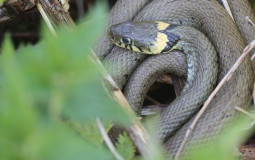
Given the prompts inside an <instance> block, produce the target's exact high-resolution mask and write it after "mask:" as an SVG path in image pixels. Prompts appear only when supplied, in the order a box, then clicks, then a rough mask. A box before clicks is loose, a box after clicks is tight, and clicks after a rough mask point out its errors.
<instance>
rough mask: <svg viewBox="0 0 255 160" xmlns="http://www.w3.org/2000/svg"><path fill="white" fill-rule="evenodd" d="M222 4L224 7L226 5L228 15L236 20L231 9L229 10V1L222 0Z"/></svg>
mask: <svg viewBox="0 0 255 160" xmlns="http://www.w3.org/2000/svg"><path fill="white" fill-rule="evenodd" d="M222 3H223V5H224V7H225V9H226V11H227V12H228V14H229V15H230V17H231V18H232V19H234V18H233V15H232V12H231V10H230V8H229V5H228V2H227V0H222Z"/></svg>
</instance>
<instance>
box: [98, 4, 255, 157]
mask: <svg viewBox="0 0 255 160" xmlns="http://www.w3.org/2000/svg"><path fill="white" fill-rule="evenodd" d="M229 4H230V8H231V9H232V10H233V11H236V12H233V16H234V17H235V18H236V19H240V20H241V21H236V23H237V26H239V30H240V32H241V33H242V36H243V37H244V39H245V40H246V43H248V42H250V41H251V40H253V39H255V30H254V28H252V25H251V24H250V23H249V22H248V21H247V20H245V17H246V16H247V14H251V15H249V16H250V19H251V20H252V21H253V22H255V18H254V15H252V10H251V9H250V8H249V6H248V1H247V0H229ZM235 13H236V14H235ZM125 21H163V22H167V23H169V24H176V25H187V26H191V27H194V28H196V29H198V30H200V31H202V32H203V33H204V34H205V35H206V36H207V37H208V38H209V39H210V41H211V43H212V44H213V45H214V46H215V48H216V51H217V53H218V66H219V74H218V81H219V80H220V79H222V78H223V76H224V75H225V74H226V73H227V71H228V70H229V69H230V68H231V67H232V65H233V64H234V62H235V61H236V59H237V58H238V57H239V56H240V54H241V53H242V50H243V48H244V47H245V43H244V40H243V38H242V36H241V34H240V32H239V30H238V29H237V27H236V24H235V23H234V21H233V20H232V19H231V18H230V16H229V15H228V14H227V13H226V11H225V10H224V8H223V7H222V6H221V5H220V4H219V3H218V2H217V1H216V0H153V1H151V0H139V1H137V0H119V1H117V3H116V4H115V6H114V7H113V9H112V11H111V13H110V24H109V25H112V24H117V23H120V22H125ZM243 30H246V31H243ZM97 54H98V56H100V57H101V58H102V59H104V60H105V61H107V62H110V63H113V64H114V70H113V72H112V77H113V79H114V80H115V81H116V83H117V84H118V85H119V87H120V88H121V89H123V87H125V85H126V83H127V81H128V80H129V79H130V80H129V82H128V83H129V84H132V83H137V82H134V81H133V80H132V79H133V78H132V77H133V76H137V77H138V78H137V79H138V80H140V81H143V80H144V79H143V78H144V76H143V75H139V74H138V75H135V74H134V75H132V74H133V72H134V71H135V70H140V68H139V65H140V64H142V65H141V66H143V65H144V63H146V64H148V63H152V62H153V59H154V58H153V57H149V58H148V56H147V55H144V54H139V53H135V52H131V51H127V50H124V49H121V48H119V47H114V46H113V44H112V43H111V41H110V40H109V38H108V37H104V38H103V39H102V41H101V42H100V43H99V45H98V48H97ZM155 57H157V61H158V63H155V60H154V62H153V66H155V68H156V67H157V66H160V65H161V63H160V62H161V60H162V61H163V59H166V57H167V55H157V56H155ZM170 58H171V57H170ZM160 59H161V60H160ZM169 61H171V60H169ZM252 65H253V66H255V64H254V62H253V64H252ZM252 65H251V61H250V59H248V58H246V59H245V60H244V61H243V62H242V64H241V65H240V66H239V68H238V69H237V71H236V72H235V73H234V74H233V76H232V78H231V79H230V80H229V81H228V82H227V83H226V84H225V85H224V86H223V88H222V89H221V90H220V91H219V92H218V93H217V95H216V97H215V98H214V99H213V100H212V102H211V103H210V105H209V106H208V109H207V110H206V111H205V113H204V114H203V115H202V117H201V118H200V120H199V121H198V123H197V125H196V127H195V129H194V131H193V133H192V135H191V137H190V140H189V142H188V144H187V145H186V148H189V147H192V143H190V142H196V143H200V142H204V141H209V140H211V139H212V138H213V137H215V136H216V135H217V134H218V133H219V132H220V131H221V130H222V129H223V128H224V126H225V125H226V124H227V122H230V121H231V120H232V119H233V118H234V117H236V115H237V111H235V109H234V107H235V106H239V107H246V106H247V105H248V104H249V102H250V100H251V92H252V88H253V86H252V85H253V82H254V73H253V72H252ZM158 68H160V67H158ZM146 71H147V72H150V71H149V68H147V70H146ZM136 72H137V71H136ZM139 73H140V74H141V73H144V74H146V73H145V72H139ZM131 75H132V77H131V78H130V76H131ZM139 77H140V78H139ZM150 83H153V82H150ZM146 85H148V84H145V87H144V88H146V87H148V86H146ZM199 85H201V84H199ZM125 92H128V91H127V90H125ZM137 92H138V91H137ZM138 96H139V95H138ZM127 99H129V97H127ZM141 99H143V98H141ZM130 101H131V102H130V104H131V105H132V100H130ZM140 103H141V102H140ZM187 103H189V99H187ZM179 112H180V111H178V108H177V109H175V110H171V108H169V107H167V108H166V109H165V110H164V111H163V112H162V113H161V115H160V124H161V125H160V130H162V129H163V128H164V126H165V125H166V126H168V127H169V125H171V124H169V122H168V120H169V119H178V118H180V117H178V116H177V117H172V116H175V115H176V113H179ZM191 122H192V120H189V121H188V122H187V123H186V124H185V125H183V126H182V127H181V128H180V129H179V130H178V131H176V132H175V133H174V135H173V136H171V137H170V138H168V139H166V142H165V143H164V145H165V146H166V149H167V150H168V151H169V153H171V154H172V155H175V154H176V152H177V150H178V148H179V146H180V144H181V142H182V140H183V138H184V136H185V133H186V130H187V128H188V126H189V125H190V123H191ZM162 133H164V131H163V132H162Z"/></svg>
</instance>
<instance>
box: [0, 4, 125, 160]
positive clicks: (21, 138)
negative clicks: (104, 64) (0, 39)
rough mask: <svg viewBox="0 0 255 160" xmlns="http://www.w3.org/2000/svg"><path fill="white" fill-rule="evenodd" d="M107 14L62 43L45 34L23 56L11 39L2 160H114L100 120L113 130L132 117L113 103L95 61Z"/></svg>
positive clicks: (64, 34)
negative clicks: (97, 120)
mask: <svg viewBox="0 0 255 160" xmlns="http://www.w3.org/2000/svg"><path fill="white" fill-rule="evenodd" d="M105 10H106V7H105V5H97V7H96V8H94V10H93V11H92V12H91V13H90V16H88V17H87V18H86V19H85V21H88V23H86V24H84V25H80V26H78V27H77V28H76V29H75V31H74V32H71V31H66V30H60V31H59V33H58V37H54V36H53V35H52V34H50V33H49V31H48V30H47V29H44V32H43V33H42V35H43V38H42V41H41V42H40V43H39V44H37V45H35V46H26V47H20V49H19V50H18V51H14V49H13V46H12V44H11V41H10V38H9V37H8V36H6V38H5V42H4V44H3V49H2V51H1V53H2V55H1V57H0V87H1V96H0V159H5V160H11V159H26V160H29V159H31V160H36V159H38V160H40V159H48V160H51V159H52V160H57V159H61V160H65V159H66V160H70V159H76V160H79V159H80V160H82V159H83V160H84V159H113V156H112V153H111V152H110V151H109V150H108V149H107V147H106V146H105V145H104V144H103V140H102V137H101V135H100V133H99V130H98V128H97V126H96V125H95V123H94V122H95V118H96V117H100V118H101V119H102V121H103V122H104V125H105V127H106V128H108V129H109V127H110V126H111V123H110V122H112V121H118V122H119V123H120V124H128V123H129V117H128V115H127V114H126V113H125V112H124V111H123V110H122V109H121V108H120V107H119V106H118V105H117V104H116V103H115V102H114V101H113V100H112V99H111V98H110V97H109V95H108V94H107V92H106V91H105V89H104V87H103V86H102V77H101V75H100V73H99V68H98V67H97V66H96V65H94V64H93V63H92V62H91V59H90V57H89V53H90V48H91V46H92V45H93V44H94V43H95V41H96V40H97V38H98V37H99V35H100V34H101V33H102V32H103V26H104V25H105V24H104V23H105V20H104V19H103V18H102V15H103V14H104V13H105ZM124 141H125V139H124V140H123V139H122V143H124ZM127 142H128V145H129V146H130V144H129V143H130V140H129V139H127ZM123 145H125V144H123ZM123 145H121V146H120V147H123Z"/></svg>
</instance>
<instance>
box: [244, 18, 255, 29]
mask: <svg viewBox="0 0 255 160" xmlns="http://www.w3.org/2000/svg"><path fill="white" fill-rule="evenodd" d="M245 19H246V20H247V21H248V22H250V23H251V24H252V26H253V27H255V24H254V23H253V22H252V20H251V19H250V17H249V16H246V17H245Z"/></svg>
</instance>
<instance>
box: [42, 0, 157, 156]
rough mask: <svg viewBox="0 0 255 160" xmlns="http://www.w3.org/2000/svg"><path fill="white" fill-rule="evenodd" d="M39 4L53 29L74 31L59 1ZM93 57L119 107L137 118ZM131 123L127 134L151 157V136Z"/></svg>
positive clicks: (44, 0) (43, 1)
mask: <svg viewBox="0 0 255 160" xmlns="http://www.w3.org/2000/svg"><path fill="white" fill-rule="evenodd" d="M38 3H39V4H40V5H41V6H42V7H41V8H43V9H41V10H43V12H45V13H43V14H45V15H46V16H47V17H49V18H47V19H48V20H49V21H50V23H51V26H52V28H53V29H54V28H56V27H57V26H59V25H62V26H64V27H66V28H69V29H73V28H74V27H75V24H74V23H73V20H72V18H71V17H70V16H69V14H68V13H66V11H65V10H64V9H63V8H62V6H61V5H60V4H59V2H58V0H52V2H51V3H50V2H49V1H48V0H38ZM40 5H39V6H40ZM52 24H53V25H52ZM48 26H49V25H48ZM51 31H52V30H51ZM53 34H54V32H53ZM91 57H92V60H93V62H94V63H95V64H96V65H97V66H98V67H99V68H100V72H101V74H102V75H103V77H104V81H105V86H107V90H108V92H109V93H110V94H111V95H112V97H113V98H114V99H115V101H116V102H117V103H119V105H120V106H121V107H122V108H124V109H125V111H127V113H128V114H129V115H130V117H135V113H134V112H133V110H132V108H131V107H130V105H129V103H128V102H127V100H126V98H125V96H124V95H123V93H122V92H121V90H120V89H119V88H118V86H117V84H116V83H115V82H114V81H113V79H112V78H111V76H110V75H109V73H108V72H107V71H106V70H105V68H104V66H103V65H102V63H101V61H100V60H99V58H98V57H97V55H96V54H95V53H94V51H93V50H91ZM131 121H132V124H131V125H130V126H128V127H127V128H126V129H127V132H128V133H129V135H130V137H131V139H132V140H133V142H134V144H135V145H136V147H137V148H138V150H139V151H140V153H141V154H142V156H144V157H151V155H152V153H151V149H150V148H151V144H152V143H151V142H150V139H149V134H148V133H147V131H146V130H145V128H144V127H143V125H142V124H141V123H140V121H139V119H138V118H133V119H131Z"/></svg>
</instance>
